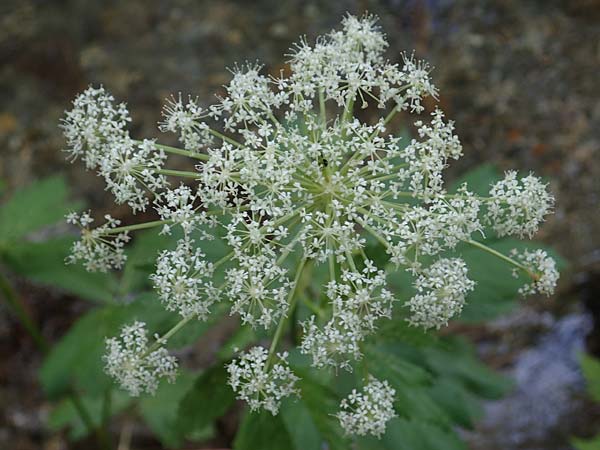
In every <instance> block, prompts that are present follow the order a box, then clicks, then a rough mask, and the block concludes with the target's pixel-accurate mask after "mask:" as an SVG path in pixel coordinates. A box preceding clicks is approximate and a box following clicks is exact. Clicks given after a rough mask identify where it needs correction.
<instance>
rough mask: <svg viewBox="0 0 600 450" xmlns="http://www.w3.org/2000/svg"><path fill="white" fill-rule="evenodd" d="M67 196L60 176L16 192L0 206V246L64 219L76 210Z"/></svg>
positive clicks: (75, 206) (65, 186)
mask: <svg viewBox="0 0 600 450" xmlns="http://www.w3.org/2000/svg"><path fill="white" fill-rule="evenodd" d="M67 195H68V191H67V185H66V182H65V180H64V178H63V177H61V176H55V177H50V178H45V179H43V180H40V181H36V182H35V183H33V184H31V185H30V186H28V187H26V188H24V189H22V190H20V191H18V192H16V193H15V194H14V195H13V196H12V197H11V198H10V199H9V200H8V201H7V202H6V203H4V204H3V205H2V206H1V207H0V247H6V246H7V244H8V243H9V242H11V241H14V240H17V239H19V238H22V237H24V236H25V235H27V234H28V233H31V232H32V231H36V230H38V229H40V228H41V227H43V226H46V225H53V224H55V223H57V222H59V221H61V220H64V216H65V214H67V213H68V212H69V211H72V210H73V209H76V208H77V205H75V204H70V203H69V202H68V199H67Z"/></svg>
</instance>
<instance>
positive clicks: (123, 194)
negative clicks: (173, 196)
mask: <svg viewBox="0 0 600 450" xmlns="http://www.w3.org/2000/svg"><path fill="white" fill-rule="evenodd" d="M130 121H131V118H130V117H129V112H128V111H127V108H126V107H125V104H124V103H121V104H119V105H114V98H113V97H112V96H111V95H110V94H108V93H107V92H106V91H105V90H104V88H102V87H100V88H92V87H90V88H88V89H87V90H86V91H85V92H83V94H81V95H79V96H78V97H77V98H76V99H75V101H74V102H73V109H72V110H71V111H68V112H67V114H66V117H65V119H63V123H62V128H63V131H64V134H65V137H66V139H67V146H68V148H67V150H65V151H66V152H68V153H69V154H70V157H71V158H72V159H76V158H78V157H81V158H82V159H83V161H84V162H85V165H86V168H88V169H94V170H97V171H98V174H99V175H100V176H102V177H104V180H105V181H106V186H107V188H108V189H109V190H110V191H111V192H112V193H113V194H114V196H115V201H116V202H117V203H119V204H120V203H127V204H128V205H129V206H130V207H131V208H132V210H133V212H134V213H135V212H136V211H144V210H145V209H146V206H147V205H148V198H147V197H146V190H149V191H150V192H158V191H160V190H161V189H164V188H165V187H166V185H167V180H166V177H165V176H164V175H162V174H160V170H161V168H162V165H163V162H164V160H165V158H166V155H165V153H164V152H163V151H162V150H160V149H158V148H157V147H156V146H155V145H154V142H153V141H151V140H147V139H146V140H144V141H142V142H138V141H134V140H133V139H131V137H130V136H129V132H128V131H127V130H126V126H127V123H129V122H130Z"/></svg>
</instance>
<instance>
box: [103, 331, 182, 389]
mask: <svg viewBox="0 0 600 450" xmlns="http://www.w3.org/2000/svg"><path fill="white" fill-rule="evenodd" d="M106 349H107V350H106V355H105V356H104V361H105V363H106V365H105V370H106V373H108V374H109V375H110V376H112V377H114V378H115V379H116V380H117V381H118V382H119V383H120V384H121V387H122V388H123V389H126V390H127V391H128V392H129V393H130V394H131V395H133V396H134V397H137V396H139V395H140V394H142V393H144V392H147V393H150V394H153V393H154V392H155V391H156V388H157V387H158V383H159V381H160V379H161V378H166V379H167V380H169V381H170V382H172V381H173V380H174V379H175V376H176V375H177V359H175V357H174V356H171V355H169V353H168V352H167V350H166V349H165V348H164V347H161V346H152V347H148V336H147V332H146V326H145V324H144V323H142V322H134V323H132V324H130V325H126V326H124V327H123V329H122V330H121V335H120V338H119V339H117V338H110V339H107V340H106Z"/></svg>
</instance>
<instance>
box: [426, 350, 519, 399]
mask: <svg viewBox="0 0 600 450" xmlns="http://www.w3.org/2000/svg"><path fill="white" fill-rule="evenodd" d="M423 353H424V355H425V359H426V364H427V366H428V367H429V369H430V370H432V371H433V372H434V373H436V374H437V375H438V376H439V377H440V378H442V379H454V380H457V381H459V382H460V383H462V384H463V385H464V386H465V387H466V388H468V389H469V391H470V392H473V393H474V394H476V395H478V396H480V397H483V398H490V399H493V398H499V397H501V396H502V395H504V394H506V393H507V392H508V391H509V390H510V388H511V387H512V382H511V381H510V380H509V379H507V378H505V377H503V376H501V375H499V374H497V373H495V372H493V371H492V370H491V369H489V368H487V367H486V366H485V365H483V363H481V362H479V361H478V360H477V359H476V358H475V357H474V354H473V349H472V346H471V345H470V344H467V343H466V342H465V341H464V340H461V339H447V340H446V341H444V345H443V346H438V347H435V348H425V349H423Z"/></svg>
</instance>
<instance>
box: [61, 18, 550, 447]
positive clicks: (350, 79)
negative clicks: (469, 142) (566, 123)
mask: <svg viewBox="0 0 600 450" xmlns="http://www.w3.org/2000/svg"><path fill="white" fill-rule="evenodd" d="M387 47H388V43H387V41H386V37H385V35H384V34H383V33H382V31H381V30H380V29H379V27H378V26H377V24H376V19H375V18H374V17H372V16H363V17H362V18H357V17H353V16H347V17H345V18H344V19H343V21H342V24H341V29H339V30H336V31H332V32H330V33H329V34H327V35H325V36H321V37H320V38H318V39H317V40H316V42H314V43H309V42H308V41H307V40H306V39H302V40H300V41H299V42H298V43H297V44H295V46H294V47H293V48H292V49H291V50H290V55H289V71H286V72H285V73H283V72H282V73H281V74H280V76H277V77H272V76H269V75H265V74H263V71H262V68H261V66H259V65H255V64H246V65H243V66H238V67H236V68H235V69H234V70H233V71H232V73H233V76H232V79H231V81H230V82H229V84H228V85H227V86H225V92H226V94H225V95H224V96H223V97H217V99H216V101H215V102H214V103H213V104H204V103H202V102H200V101H199V100H198V99H196V98H193V97H187V98H186V97H184V96H182V95H180V94H179V95H176V96H173V97H172V98H170V99H169V100H168V101H167V103H166V105H165V107H164V110H163V119H162V121H161V122H160V124H159V129H160V130H161V131H163V132H171V133H176V134H177V135H178V137H179V142H180V144H181V146H180V148H175V147H170V146H166V145H161V144H159V143H157V142H155V141H154V140H148V139H146V140H138V139H134V138H133V137H132V136H131V135H130V133H129V131H128V125H129V122H131V118H130V116H129V113H128V111H127V108H126V106H125V104H124V103H117V102H116V101H115V99H114V98H113V97H112V95H111V94H110V93H108V92H107V91H106V90H105V89H104V88H103V87H90V88H88V89H87V90H86V91H84V92H83V93H82V94H80V95H79V96H78V97H77V98H76V99H75V100H74V102H73V108H72V109H71V110H70V111H68V112H67V113H66V117H65V118H64V120H63V122H62V128H63V130H64V134H65V137H66V140H67V149H66V152H67V153H68V157H69V159H71V160H76V159H80V160H82V161H83V163H84V164H85V167H86V168H87V169H91V170H94V171H96V172H97V174H98V175H99V176H100V177H102V178H104V180H105V182H106V188H107V190H109V191H110V192H112V193H113V194H114V197H115V202H116V203H118V204H127V205H129V206H130V207H131V209H132V210H133V213H136V212H140V211H146V210H148V209H154V210H155V212H156V215H157V216H158V217H157V220H155V221H152V222H148V223H137V224H134V225H121V223H120V221H119V220H118V219H115V218H112V217H110V216H105V217H104V222H103V223H102V224H100V225H99V226H98V227H95V228H93V227H92V224H93V223H94V219H93V218H92V216H91V214H90V213H89V212H88V213H83V214H81V215H78V214H71V215H69V217H68V221H69V222H70V223H72V224H75V225H78V226H80V227H81V229H82V235H81V240H80V241H78V242H77V243H76V244H75V245H74V246H73V249H72V256H71V257H70V259H69V262H76V261H81V262H83V264H84V265H85V266H86V268H87V269H88V270H97V271H108V270H112V269H120V268H121V267H122V266H123V264H124V262H125V260H126V254H125V250H124V248H125V246H126V244H127V242H128V241H129V240H130V237H131V233H132V232H134V231H136V230H141V229H146V228H151V227H157V228H160V229H161V232H162V233H166V234H169V233H172V232H174V231H175V229H179V230H177V232H178V233H180V234H179V235H180V236H181V239H180V240H179V242H178V243H177V245H176V247H175V248H167V249H164V251H162V252H161V253H160V254H159V255H157V257H158V258H157V262H156V271H155V273H154V274H153V275H152V276H151V280H152V283H153V284H154V287H155V289H156V292H157V294H158V298H159V299H160V301H161V302H162V303H163V304H164V307H165V308H166V309H168V310H170V311H175V312H178V313H179V314H180V315H181V317H182V319H181V322H180V323H179V324H178V325H176V326H175V327H174V328H173V329H172V330H170V331H168V332H167V333H166V334H164V335H162V336H154V337H153V338H152V337H149V334H150V333H149V332H148V331H147V329H146V328H147V327H146V325H145V324H144V323H140V322H135V323H132V324H129V325H127V326H125V327H124V328H123V329H122V332H121V335H120V336H119V337H111V338H109V339H108V340H107V342H106V354H105V356H104V362H105V365H106V371H107V373H109V374H110V375H111V376H112V377H114V378H115V379H116V380H117V381H118V382H119V383H120V384H121V386H122V387H123V388H124V389H127V390H128V391H129V392H130V393H131V394H132V395H134V396H135V395H139V394H140V393H143V392H150V393H152V392H154V391H155V389H156V388H157V384H158V382H159V381H160V379H161V378H167V379H169V380H172V379H173V378H174V377H175V376H176V369H177V361H176V359H175V357H173V356H170V355H169V353H168V350H167V348H166V345H167V343H168V340H169V338H170V337H171V336H173V334H175V333H176V332H177V331H178V330H180V329H181V328H182V327H183V325H185V324H186V323H188V322H190V321H204V320H207V318H209V317H210V316H211V313H212V312H213V311H214V309H215V308H217V307H219V306H220V307H223V306H225V305H226V307H227V308H228V309H229V310H230V313H231V314H232V315H237V316H239V318H240V320H241V322H242V324H243V325H245V326H249V327H252V328H262V329H264V330H266V332H267V333H269V335H270V336H272V339H271V342H270V346H268V347H263V346H261V345H258V346H255V347H253V348H251V349H249V350H247V351H241V352H240V353H239V354H238V355H237V357H236V358H234V359H233V360H232V361H231V362H229V363H228V365H227V372H228V374H229V384H230V385H231V387H232V389H233V390H234V391H235V393H236V395H237V396H238V397H239V398H240V399H243V400H245V401H246V402H247V403H248V405H249V407H250V408H251V409H252V410H257V409H261V408H263V409H265V410H267V411H269V412H271V413H272V414H277V413H278V410H279V407H280V404H281V401H282V399H284V398H285V397H288V396H296V395H302V392H301V391H300V389H299V387H298V381H299V376H298V375H297V374H295V373H294V372H293V370H292V368H291V367H290V365H289V362H288V361H289V355H288V352H287V350H289V349H286V348H285V342H286V340H285V339H284V335H285V330H286V324H287V322H288V321H289V320H290V317H291V315H292V312H293V311H294V309H295V308H296V307H297V303H298V302H299V299H300V298H301V297H302V300H301V301H303V302H304V301H306V302H307V304H308V305H309V306H310V307H311V310H312V311H313V312H314V314H313V315H312V316H311V317H309V318H308V319H306V320H303V321H302V323H301V324H300V327H299V332H301V335H300V337H299V339H300V340H299V345H298V347H299V351H300V352H301V353H303V354H305V355H307V356H308V357H309V358H310V359H311V361H312V364H313V366H314V367H317V368H330V369H332V370H333V373H334V374H337V373H339V371H340V370H349V371H351V370H353V368H355V367H356V364H357V363H358V362H359V361H361V359H362V358H363V351H361V346H362V345H363V343H364V341H365V339H366V338H367V337H368V336H369V335H371V334H373V333H376V332H377V329H378V325H379V324H380V322H381V321H382V320H386V319H388V320H389V319H391V317H392V310H393V308H395V307H396V306H397V307H400V308H405V311H407V312H408V313H409V314H408V317H409V319H408V320H409V322H410V324H412V325H413V326H418V327H423V328H425V329H431V328H433V329H439V328H440V327H442V326H444V325H446V324H447V323H448V321H449V320H450V319H451V318H453V317H455V316H456V315H457V314H459V313H460V312H461V309H462V308H463V306H464V304H465V299H466V298H467V295H468V294H469V292H470V291H472V290H473V288H474V282H473V281H472V280H470V279H469V274H468V267H467V265H466V263H465V261H464V260H462V259H461V257H460V255H459V254H457V253H456V252H455V253H456V254H452V251H453V249H455V248H456V246H457V245H458V244H459V243H466V244H468V245H472V246H475V247H477V248H478V249H480V250H481V251H486V252H489V253H492V254H494V255H496V256H498V257H499V258H501V259H502V260H503V261H505V262H506V263H507V264H509V265H512V267H513V268H514V269H515V271H516V272H519V273H522V274H524V275H526V276H527V277H528V278H529V279H530V283H529V284H527V285H526V286H523V288H522V289H521V292H522V293H523V294H535V293H541V294H545V295H549V294H551V293H552V292H553V290H554V287H555V285H556V282H557V279H558V273H557V270H556V266H555V262H554V260H553V259H551V258H550V257H549V256H548V255H547V254H546V253H545V252H544V251H543V250H538V251H534V252H526V253H516V254H501V253H499V252H497V251H496V250H494V249H492V248H490V247H488V246H486V245H485V244H484V243H483V242H482V241H483V237H484V235H483V233H484V227H485V230H490V233H496V234H497V235H498V236H508V235H516V236H518V237H520V238H531V237H532V236H533V235H534V233H535V232H536V231H537V230H538V227H539V226H540V224H541V223H542V222H543V221H544V217H545V216H546V215H547V214H548V213H550V212H551V211H552V207H553V203H554V199H553V197H552V195H551V194H549V193H548V192H547V186H546V184H544V183H543V182H542V181H540V179H538V178H536V177H535V176H533V175H526V176H519V175H518V174H517V173H516V172H512V171H511V172H507V173H506V175H505V178H504V179H503V180H502V181H500V182H498V183H497V184H495V185H493V186H491V188H490V190H489V196H488V197H482V196H478V195H475V194H474V193H472V192H471V191H469V188H468V186H466V185H463V186H462V187H461V188H460V189H459V190H458V191H457V192H456V193H454V194H449V193H448V192H447V190H446V189H445V187H444V180H443V176H442V175H443V171H444V169H445V168H446V167H447V166H448V165H449V163H450V161H451V160H457V159H458V158H460V157H461V155H462V147H461V143H460V141H459V139H458V137H457V136H456V135H455V134H454V126H453V123H452V121H448V120H446V118H445V116H444V113H443V112H442V111H441V110H440V109H439V108H435V109H434V110H433V111H431V112H430V113H426V112H425V106H424V99H425V98H426V97H429V98H431V99H432V100H435V99H436V98H437V93H438V92H437V89H436V87H435V86H434V84H433V83H432V80H431V78H430V72H431V69H430V67H429V66H428V64H427V63H425V62H423V61H419V60H416V59H415V58H414V56H412V55H410V54H403V55H402V57H401V61H402V62H401V63H393V62H390V61H389V60H388V59H386V57H385V52H386V49H387ZM367 107H371V109H379V110H380V111H382V115H381V116H382V117H381V118H380V119H379V120H376V121H370V122H367V121H364V120H360V119H359V118H358V117H356V115H355V113H356V112H357V111H358V110H360V109H363V108H367ZM410 114H414V115H415V116H416V117H415V120H414V122H413V123H414V129H415V133H414V136H415V137H414V139H412V140H410V142H405V140H402V139H400V138H398V137H396V136H394V135H393V134H390V133H389V132H388V131H387V127H388V124H389V123H390V122H391V121H392V120H394V119H395V118H398V116H399V115H401V116H402V117H404V118H406V117H409V115H410ZM169 155H179V156H181V155H183V156H186V157H188V158H189V159H190V161H192V162H193V163H194V164H195V166H194V167H195V170H193V171H189V172H188V171H180V170H173V169H169V168H167V164H168V161H169ZM174 180H177V181H175V182H174ZM217 234H218V235H220V236H225V238H224V241H225V243H226V244H227V246H228V247H229V249H230V253H229V254H227V255H226V256H225V257H223V258H221V259H219V260H214V261H213V260H210V259H209V258H207V256H206V254H207V251H206V249H207V248H209V247H210V246H211V245H212V244H211V240H213V239H215V236H216V235H217ZM369 235H370V236H371V238H369V239H374V240H376V241H377V242H379V244H380V245H381V246H382V248H384V249H385V251H386V252H387V254H388V257H389V261H390V262H391V263H392V264H393V265H395V266H396V268H397V269H398V270H405V271H408V272H409V273H410V275H411V276H412V278H413V279H414V291H415V295H414V296H413V297H412V298H410V299H402V302H401V304H398V305H395V303H396V301H397V300H398V299H396V298H395V296H394V294H393V293H392V292H391V291H390V289H389V288H388V286H387V281H386V274H385V272H384V270H383V267H380V266H378V264H377V263H376V262H375V261H373V260H371V259H369V258H368V257H367V255H366V253H365V245H366V242H367V238H368V236H369ZM475 237H477V240H475ZM449 253H451V254H452V257H448V256H447V255H448V254H449ZM443 255H444V256H443ZM318 265H323V267H324V270H325V271H326V272H328V280H327V281H326V282H325V283H324V285H323V286H322V293H323V294H324V296H323V298H324V299H326V300H325V301H323V302H312V300H311V299H308V298H306V295H303V292H302V290H303V289H304V288H303V286H304V285H305V282H304V281H303V278H304V277H305V274H306V271H307V268H309V267H314V266H318ZM217 274H220V276H219V277H217V276H216V275H217ZM217 279H219V280H224V281H223V282H221V281H219V282H216V281H215V280H217ZM311 302H312V303H311ZM365 367H368V365H365ZM361 370H362V369H361ZM361 373H362V372H361ZM394 393H395V391H394V389H392V388H391V387H390V385H389V384H388V382H387V381H386V380H378V379H376V378H375V377H374V376H372V375H370V374H368V373H365V376H364V379H363V385H362V386H359V387H358V389H357V390H354V391H353V392H352V393H351V394H350V395H349V397H347V398H346V399H344V400H343V401H342V403H341V405H340V410H339V412H338V413H337V414H336V417H337V418H338V419H339V422H340V424H341V426H342V427H343V429H344V430H345V431H346V432H347V433H348V434H357V435H365V434H372V435H375V436H380V435H382V433H383V432H384V430H385V425H386V422H387V421H388V420H389V419H391V418H392V417H394V416H395V412H394V406H393V404H394V402H393V397H394Z"/></svg>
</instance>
